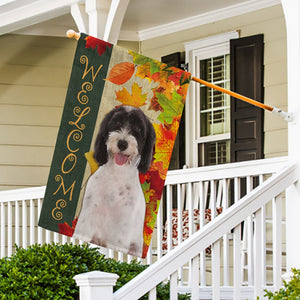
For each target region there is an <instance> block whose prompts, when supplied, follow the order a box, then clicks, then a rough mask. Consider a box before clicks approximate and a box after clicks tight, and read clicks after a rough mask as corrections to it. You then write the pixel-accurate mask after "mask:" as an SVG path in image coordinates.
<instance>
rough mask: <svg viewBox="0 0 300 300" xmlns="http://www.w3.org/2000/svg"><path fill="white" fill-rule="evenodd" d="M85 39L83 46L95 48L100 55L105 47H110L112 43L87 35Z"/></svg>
mask: <svg viewBox="0 0 300 300" xmlns="http://www.w3.org/2000/svg"><path fill="white" fill-rule="evenodd" d="M85 40H86V43H85V48H87V49H89V48H92V49H93V50H95V49H96V48H97V52H98V54H99V55H102V54H103V53H104V52H105V51H106V47H109V48H111V46H112V44H110V43H107V42H105V41H102V40H99V39H97V38H94V37H93V36H87V37H86V38H85Z"/></svg>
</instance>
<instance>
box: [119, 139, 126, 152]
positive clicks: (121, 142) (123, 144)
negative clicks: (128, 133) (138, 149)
mask: <svg viewBox="0 0 300 300" xmlns="http://www.w3.org/2000/svg"><path fill="white" fill-rule="evenodd" d="M127 147H128V142H127V141H125V140H119V141H118V148H119V149H120V150H121V151H124V150H126V149H127Z"/></svg>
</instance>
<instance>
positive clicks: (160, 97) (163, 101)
mask: <svg viewBox="0 0 300 300" xmlns="http://www.w3.org/2000/svg"><path fill="white" fill-rule="evenodd" d="M156 97H157V102H158V103H159V104H160V105H161V107H162V108H163V112H162V113H161V114H160V115H159V116H158V120H160V121H161V122H165V123H167V124H172V122H173V119H174V118H175V117H178V116H180V115H181V114H182V110H183V107H184V104H183V102H182V97H181V95H179V94H177V93H176V91H174V92H173V94H172V100H169V99H168V98H167V97H166V96H165V95H164V94H160V93H156Z"/></svg>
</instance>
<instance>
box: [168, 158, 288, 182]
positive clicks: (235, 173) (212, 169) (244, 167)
mask: <svg viewBox="0 0 300 300" xmlns="http://www.w3.org/2000/svg"><path fill="white" fill-rule="evenodd" d="M287 162H288V157H287V156H282V157H275V158H267V159H256V160H251V161H244V162H236V163H228V164H222V165H215V166H207V167H198V168H190V169H189V168H187V169H180V170H172V171H168V174H167V177H166V181H165V184H166V185H168V184H176V183H187V182H194V181H209V180H218V179H223V178H228V179H230V178H234V177H245V176H258V175H261V174H270V173H275V172H277V171H279V170H280V169H281V168H283V167H284V165H286V164H287ZM262 170H263V172H262Z"/></svg>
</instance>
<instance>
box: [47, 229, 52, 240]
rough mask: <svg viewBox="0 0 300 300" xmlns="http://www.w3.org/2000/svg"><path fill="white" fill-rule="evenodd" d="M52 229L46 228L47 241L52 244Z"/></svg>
mask: <svg viewBox="0 0 300 300" xmlns="http://www.w3.org/2000/svg"><path fill="white" fill-rule="evenodd" d="M50 233H51V231H49V230H47V229H46V243H47V244H50V243H51V236H50Z"/></svg>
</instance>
